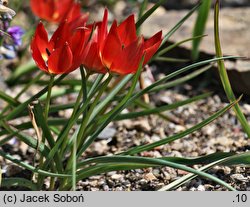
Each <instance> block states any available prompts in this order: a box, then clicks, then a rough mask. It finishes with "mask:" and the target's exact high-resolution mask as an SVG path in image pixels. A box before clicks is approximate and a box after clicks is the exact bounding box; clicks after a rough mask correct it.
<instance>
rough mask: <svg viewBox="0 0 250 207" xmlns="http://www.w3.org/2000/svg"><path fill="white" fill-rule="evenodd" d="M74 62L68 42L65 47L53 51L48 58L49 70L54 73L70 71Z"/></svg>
mask: <svg viewBox="0 0 250 207" xmlns="http://www.w3.org/2000/svg"><path fill="white" fill-rule="evenodd" d="M72 62H73V54H72V52H71V49H70V47H69V44H68V43H67V42H66V43H65V44H64V46H63V47H60V48H57V49H56V50H55V51H53V52H52V53H51V55H50V57H49V60H48V71H49V72H50V73H53V74H63V73H68V71H69V70H70V69H71V66H72Z"/></svg>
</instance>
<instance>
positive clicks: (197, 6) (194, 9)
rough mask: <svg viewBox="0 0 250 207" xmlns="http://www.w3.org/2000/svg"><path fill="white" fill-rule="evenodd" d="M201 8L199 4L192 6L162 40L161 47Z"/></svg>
mask: <svg viewBox="0 0 250 207" xmlns="http://www.w3.org/2000/svg"><path fill="white" fill-rule="evenodd" d="M200 6H201V3H200V2H199V3H198V4H197V5H196V6H194V7H193V8H192V9H191V10H190V11H189V12H188V13H187V14H186V15H185V16H184V17H183V18H182V19H181V20H180V21H179V22H178V23H177V24H176V25H175V26H174V27H173V28H172V29H171V30H170V31H169V32H168V33H167V34H166V35H165V36H164V38H163V41H162V43H161V46H163V45H165V43H166V42H167V41H168V39H169V38H170V37H171V36H172V35H173V34H174V33H175V32H176V31H177V30H178V29H179V28H180V27H181V25H182V24H183V23H184V22H185V21H186V20H187V19H188V18H189V17H190V16H191V15H192V14H193V13H194V12H195V11H196V10H197V9H198V8H199V7H200Z"/></svg>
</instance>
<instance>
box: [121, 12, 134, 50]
mask: <svg viewBox="0 0 250 207" xmlns="http://www.w3.org/2000/svg"><path fill="white" fill-rule="evenodd" d="M117 33H118V35H119V37H120V40H121V42H122V44H123V45H125V47H127V46H128V45H129V44H130V43H132V42H133V41H135V40H136V39H137V35H136V28H135V17H134V15H130V16H129V17H128V18H127V19H126V20H125V21H123V22H122V23H121V24H120V25H119V26H118V27H117Z"/></svg>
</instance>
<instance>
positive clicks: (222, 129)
mask: <svg viewBox="0 0 250 207" xmlns="http://www.w3.org/2000/svg"><path fill="white" fill-rule="evenodd" d="M156 68H157V67H156ZM162 75H163V74H162V73H158V75H155V78H159V77H161V76H162ZM208 76H209V73H208V74H204V75H203V76H201V77H199V78H197V79H196V80H195V81H192V82H190V83H186V84H183V85H180V86H178V87H174V88H172V89H169V90H167V91H162V92H160V93H158V94H155V95H153V96H150V100H151V102H152V104H154V105H156V106H160V105H163V104H171V103H174V102H176V101H180V100H184V99H187V98H189V97H192V96H194V95H198V94H201V93H204V92H207V91H215V90H214V89H217V93H214V94H213V95H212V96H210V97H208V98H206V99H204V100H200V101H198V102H195V103H192V104H189V105H187V106H183V107H179V108H178V109H176V110H173V111H171V112H168V113H167V114H166V115H168V117H170V118H171V121H166V120H163V119H161V118H159V116H157V115H150V116H148V117H143V118H137V119H134V120H124V121H119V122H115V123H113V124H111V125H110V126H108V128H107V129H106V130H105V131H104V132H103V133H102V135H100V136H99V139H98V140H97V141H96V142H95V143H94V144H93V145H92V146H91V147H90V148H89V149H88V150H87V152H86V154H85V155H84V158H86V157H94V156H100V155H107V154H109V155H110V154H114V153H117V152H120V151H123V150H125V149H127V148H129V147H133V146H137V145H140V144H145V143H152V142H154V141H158V140H160V139H162V138H165V137H167V136H170V135H173V134H175V133H178V132H180V131H183V130H185V129H187V128H190V127H191V126H193V125H195V124H197V123H199V122H201V121H202V120H204V119H205V118H208V117H209V116H210V115H212V114H213V113H214V112H216V111H218V110H220V109H221V108H222V107H225V106H226V104H227V101H225V100H226V98H225V96H224V93H223V91H221V90H219V89H218V85H216V84H213V82H210V81H208V80H207V77H208ZM204 83H207V84H204ZM14 91H15V90H14ZM68 98H69V99H70V97H68ZM60 101H61V100H60ZM64 101H67V100H64ZM241 105H242V109H243V111H244V113H245V114H246V116H247V118H248V120H249V121H250V105H249V104H248V100H247V99H245V100H243V101H242V102H241ZM64 115H65V114H64ZM249 149H250V140H249V139H247V138H246V136H245V134H244V133H243V131H242V128H241V126H240V123H239V122H238V121H237V119H236V118H235V115H234V112H233V111H232V110H230V111H229V112H227V113H226V114H224V115H223V116H222V117H220V118H218V119H217V120H215V121H214V122H213V123H211V124H210V125H208V126H206V127H204V128H203V129H201V130H199V131H197V132H195V133H193V134H192V135H189V136H187V137H185V138H183V139H181V140H177V141H175V142H173V143H171V144H168V145H164V146H161V147H157V148H156V149H155V150H151V151H147V152H143V153H141V154H140V155H141V156H145V157H162V156H177V157H197V156H202V155H208V154H211V153H214V152H246V151H248V150H249ZM2 150H4V151H6V152H9V153H10V154H12V155H15V157H16V158H17V159H21V160H26V161H28V162H30V163H32V162H33V156H34V152H33V151H32V150H31V149H29V148H28V147H27V146H26V145H23V144H21V143H19V141H18V140H11V141H10V142H9V143H8V144H5V145H3V146H2ZM0 163H1V166H2V169H3V172H4V173H3V176H4V177H8V176H11V177H13V176H14V177H26V178H29V177H30V176H31V173H30V172H29V171H27V170H23V169H20V168H19V167H15V166H13V165H11V164H10V163H9V162H8V161H6V160H4V159H2V158H0ZM195 167H196V168H197V167H200V166H195ZM208 172H209V173H210V174H212V175H215V176H217V177H219V178H221V179H223V180H224V181H226V182H227V183H229V184H231V185H232V186H233V187H235V188H236V189H237V190H250V168H249V167H248V168H246V167H239V166H237V167H225V166H216V167H214V168H213V169H211V170H209V171H208ZM183 175H186V172H183V171H181V170H175V169H172V168H169V167H162V168H154V169H153V168H148V169H139V170H131V171H118V172H110V173H106V174H101V175H96V176H93V177H90V178H89V179H84V180H82V181H80V182H79V183H78V184H77V190H86V191H155V190H158V189H160V188H162V187H163V186H165V185H167V184H169V183H171V182H173V181H175V180H177V179H178V178H180V177H182V176H183ZM44 187H45V189H46V185H45V186H44ZM15 189H18V190H20V189H19V188H14V189H13V188H11V190H15ZM0 190H8V189H6V188H0ZM22 190H23V189H22ZM176 190H178V191H205V190H206V191H224V190H226V189H225V188H224V187H221V186H219V185H217V184H216V183H214V182H211V181H209V180H207V179H203V178H200V177H198V178H196V179H194V180H192V181H190V182H188V183H186V184H185V185H183V186H181V187H179V188H178V189H176Z"/></svg>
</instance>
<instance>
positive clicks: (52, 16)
mask: <svg viewBox="0 0 250 207" xmlns="http://www.w3.org/2000/svg"><path fill="white" fill-rule="evenodd" d="M30 6H31V9H32V11H33V13H34V14H35V15H37V16H38V17H40V18H41V19H44V20H47V21H49V22H57V23H60V22H62V21H64V20H65V19H67V20H68V21H72V20H74V19H76V18H79V17H81V18H83V19H85V21H87V18H88V14H81V6H80V4H78V3H75V2H74V0H60V1H59V0H31V1H30Z"/></svg>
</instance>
